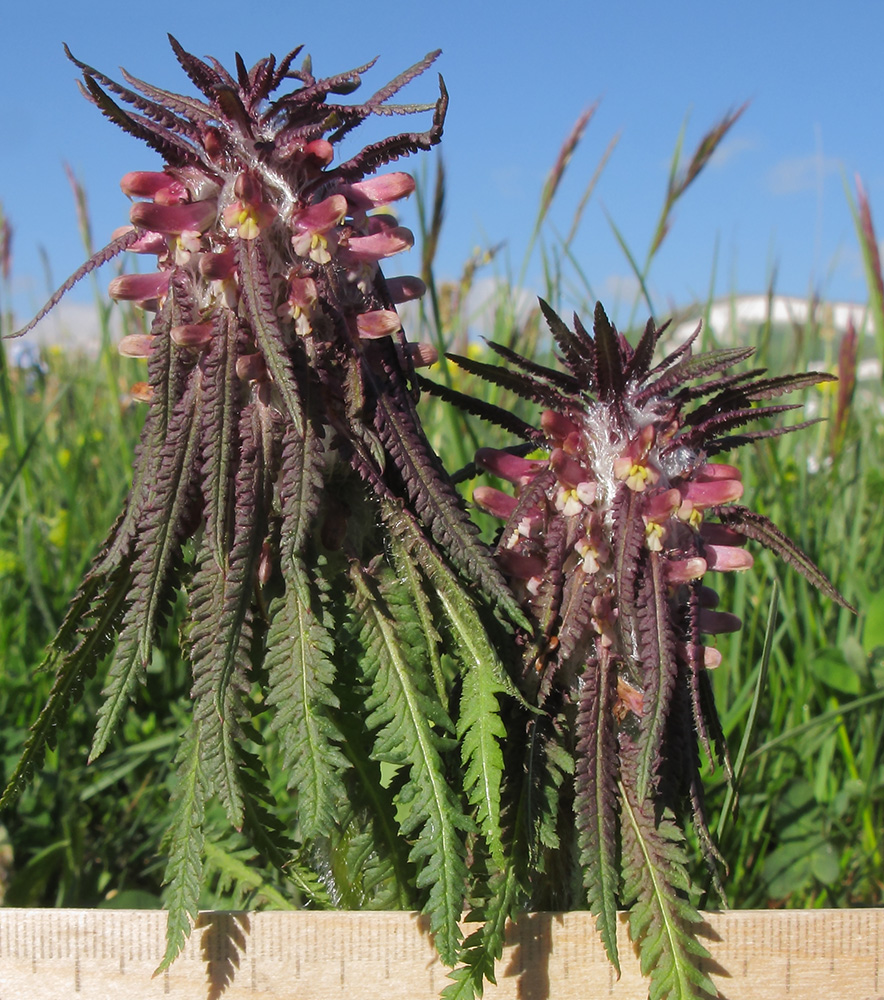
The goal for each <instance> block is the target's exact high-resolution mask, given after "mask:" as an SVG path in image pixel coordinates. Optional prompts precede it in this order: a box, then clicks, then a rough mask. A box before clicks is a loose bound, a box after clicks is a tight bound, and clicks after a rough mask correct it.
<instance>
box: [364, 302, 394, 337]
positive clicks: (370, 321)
mask: <svg viewBox="0 0 884 1000" xmlns="http://www.w3.org/2000/svg"><path fill="white" fill-rule="evenodd" d="M401 329H402V322H401V321H400V319H399V315H398V313H395V312H393V310H392V309H375V310H374V311H373V312H367V313H360V314H359V315H358V316H357V317H356V330H357V332H358V333H359V336H360V337H364V338H365V339H367V340H376V339H377V338H378V337H389V336H390V334H393V333H396V332H397V331H399V330H401Z"/></svg>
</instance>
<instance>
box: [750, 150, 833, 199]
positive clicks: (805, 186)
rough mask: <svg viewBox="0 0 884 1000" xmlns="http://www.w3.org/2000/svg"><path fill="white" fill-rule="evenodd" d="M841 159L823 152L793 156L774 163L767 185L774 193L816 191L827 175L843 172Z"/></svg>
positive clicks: (769, 172)
mask: <svg viewBox="0 0 884 1000" xmlns="http://www.w3.org/2000/svg"><path fill="white" fill-rule="evenodd" d="M842 168H843V164H842V162H841V160H838V159H836V158H835V157H833V156H823V155H822V154H821V153H810V154H808V155H807V156H792V157H789V158H788V159H785V160H780V161H779V163H776V164H774V166H773V167H771V169H770V170H769V171H768V173H767V187H768V190H769V191H770V192H771V193H772V194H776V195H785V194H800V193H801V192H802V191H816V190H817V189H818V188H819V187H821V186H822V183H823V181H824V180H825V178H826V177H830V176H832V175H833V174H838V173H840V172H841V170H842Z"/></svg>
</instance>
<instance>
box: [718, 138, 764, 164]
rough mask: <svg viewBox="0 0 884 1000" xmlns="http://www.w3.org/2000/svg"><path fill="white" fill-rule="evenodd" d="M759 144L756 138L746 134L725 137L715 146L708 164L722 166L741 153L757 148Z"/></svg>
mask: <svg viewBox="0 0 884 1000" xmlns="http://www.w3.org/2000/svg"><path fill="white" fill-rule="evenodd" d="M759 145H760V144H759V142H758V139H757V138H753V137H751V136H748V135H735V136H732V137H731V138H726V139H724V140H723V141H722V142H721V143H720V144H719V145H718V146H717V147H716V150H715V152H714V153H713V154H712V157H711V158H710V160H709V166H710V167H723V166H725V164H727V163H730V162H731V160H735V159H736V158H737V157H738V156H741V155H742V154H743V153H748V152H750V151H751V150H753V149H758V147H759Z"/></svg>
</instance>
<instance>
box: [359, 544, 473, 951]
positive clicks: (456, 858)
mask: <svg viewBox="0 0 884 1000" xmlns="http://www.w3.org/2000/svg"><path fill="white" fill-rule="evenodd" d="M350 578H351V580H352V581H353V584H354V587H355V589H356V593H357V604H356V608H357V611H358V612H359V614H360V616H361V621H362V629H361V635H360V640H361V645H362V648H363V658H362V668H363V670H364V672H365V674H366V680H367V681H368V682H369V683H370V685H371V689H372V693H371V695H370V697H369V699H368V701H367V703H366V708H367V709H368V711H369V712H370V714H369V717H368V719H367V724H368V726H369V728H371V729H376V730H378V732H377V735H376V737H375V745H374V749H373V751H372V756H373V757H374V758H375V759H377V760H385V761H389V762H391V763H394V764H405V765H407V768H408V772H407V778H406V781H405V783H404V785H403V786H402V788H401V789H400V791H399V793H398V796H397V798H398V800H399V803H400V804H401V805H402V806H403V807H404V809H403V810H401V817H400V831H401V833H402V835H403V836H405V837H408V836H412V835H413V836H415V840H414V846H413V847H412V849H411V853H410V855H409V857H410V859H411V860H412V861H414V862H415V863H416V864H417V865H418V876H417V886H418V888H422V889H429V895H428V899H427V903H426V905H425V906H424V912H425V913H427V914H428V915H429V917H430V930H431V931H432V933H433V934H434V935H435V940H436V947H437V949H438V951H439V955H440V957H441V959H442V961H443V962H445V964H446V965H454V963H455V962H456V961H457V955H458V951H459V946H460V939H461V933H460V928H459V925H458V921H459V918H460V914H461V910H462V908H463V900H464V891H465V886H466V877H467V870H466V864H465V861H464V859H465V854H466V849H465V845H464V842H463V833H464V832H466V831H468V830H470V829H471V827H472V824H471V823H470V822H469V820H468V819H467V817H466V816H465V815H464V814H463V812H462V811H461V809H460V805H459V803H458V801H457V796H456V793H455V791H454V789H453V788H452V787H451V785H450V784H449V783H448V780H447V777H446V775H445V768H444V765H443V762H442V759H441V756H440V754H441V753H442V752H445V751H447V750H448V749H450V747H451V740H450V739H447V738H445V737H443V736H441V735H440V733H439V731H438V729H439V728H441V729H442V730H443V731H444V730H449V731H450V730H451V729H452V728H453V727H452V725H451V722H450V721H449V720H448V718H447V716H446V715H445V713H444V711H443V710H442V708H441V706H440V705H439V704H438V702H436V701H435V699H433V698H432V697H431V696H430V695H429V694H428V693H427V690H426V687H427V678H426V677H425V675H423V674H422V672H421V671H422V668H423V664H422V662H421V661H422V659H423V657H422V656H421V655H420V649H419V644H420V636H419V635H417V634H415V618H414V616H413V614H412V613H411V612H412V609H411V607H410V604H408V603H399V602H400V601H401V600H402V599H403V597H402V595H401V594H397V592H396V589H395V587H393V586H392V584H390V583H389V581H388V584H387V586H386V587H384V588H383V589H381V588H379V587H378V586H377V585H376V584H375V583H374V581H373V580H372V579H371V578H370V577H369V576H368V575H367V574H366V572H365V571H364V570H363V569H362V568H361V567H359V566H357V565H355V564H354V565H352V566H351V570H350ZM405 600H406V601H407V595H406V597H405Z"/></svg>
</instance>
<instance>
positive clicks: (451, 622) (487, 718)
mask: <svg viewBox="0 0 884 1000" xmlns="http://www.w3.org/2000/svg"><path fill="white" fill-rule="evenodd" d="M382 516H383V519H384V521H385V522H386V523H387V524H389V525H390V528H391V532H392V533H393V536H394V538H395V539H396V540H397V542H400V544H401V545H402V548H399V547H398V546H397V551H398V554H399V563H403V562H404V561H405V560H408V559H410V560H414V561H416V562H418V563H419V564H420V566H421V569H422V570H423V571H424V573H425V574H426V576H427V578H428V580H429V582H430V584H431V585H432V586H433V587H434V589H435V593H436V597H437V598H438V600H439V602H440V603H441V605H442V609H443V611H444V617H443V618H442V619H441V620H440V627H442V628H443V629H444V630H445V632H446V635H447V636H448V637H449V638H450V640H451V642H452V644H453V650H452V651H453V652H455V653H456V655H457V658H458V661H459V663H460V665H461V675H462V677H463V689H462V692H461V698H460V712H459V715H458V719H457V730H456V731H457V737H458V739H459V740H460V743H461V755H462V759H463V764H464V768H465V773H464V787H465V790H466V792H467V797H468V799H469V801H470V805H472V806H473V807H474V808H475V809H476V818H477V821H478V824H479V829H480V830H481V832H482V836H483V837H484V839H485V843H486V844H487V845H488V849H489V851H490V852H491V857H492V859H493V860H494V863H495V864H496V865H497V866H499V867H500V866H502V865H503V856H504V850H503V842H502V832H501V814H500V787H501V782H502V780H503V752H502V750H501V744H500V742H499V741H501V740H504V739H505V738H506V727H505V726H504V724H503V720H502V719H501V717H500V703H499V700H498V699H499V696H500V695H502V694H512V695H514V696H515V697H516V698H517V699H518V700H519V701H522V698H521V696H520V695H519V694H518V692H517V691H515V689H514V686H513V684H512V682H511V681H510V680H509V678H508V677H507V675H506V672H505V671H504V669H503V664H502V663H501V662H500V659H499V657H498V655H497V652H496V651H495V649H494V647H493V646H492V644H491V642H490V641H489V638H488V634H487V632H486V630H485V626H484V625H483V623H482V620H481V618H480V616H479V613H478V611H477V610H476V607H475V605H474V604H473V602H472V600H471V599H470V597H469V596H468V595H467V594H466V593H465V591H464V588H463V586H462V584H461V583H460V581H459V579H458V578H457V577H456V576H455V575H454V574H453V573H452V572H451V570H450V569H448V567H447V566H446V565H445V564H444V562H443V561H442V559H441V558H440V557H439V555H438V553H436V552H435V551H434V550H433V548H432V546H431V545H430V544H429V543H428V542H426V541H425V540H424V539H423V538H422V535H421V532H420V529H419V527H418V526H417V524H416V523H415V522H414V520H413V519H412V518H411V517H410V516H409V515H408V514H407V513H406V512H405V511H404V510H402V509H401V508H396V507H395V506H394V505H393V504H391V503H385V504H384V505H383V506H382ZM425 634H426V633H425Z"/></svg>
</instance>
